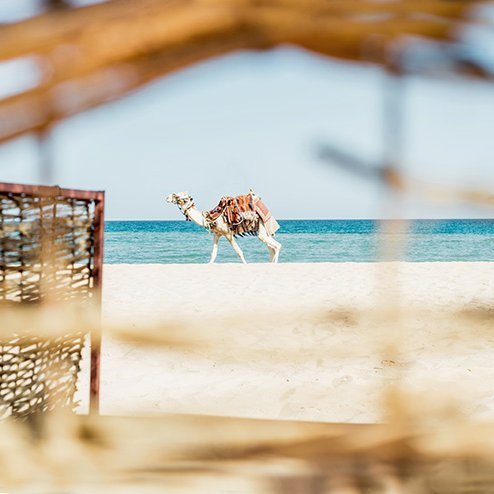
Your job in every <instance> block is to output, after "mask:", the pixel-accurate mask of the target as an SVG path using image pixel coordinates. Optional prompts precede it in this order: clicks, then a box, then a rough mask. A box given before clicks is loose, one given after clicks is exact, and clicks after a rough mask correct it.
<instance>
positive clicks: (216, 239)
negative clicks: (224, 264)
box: [209, 234, 220, 264]
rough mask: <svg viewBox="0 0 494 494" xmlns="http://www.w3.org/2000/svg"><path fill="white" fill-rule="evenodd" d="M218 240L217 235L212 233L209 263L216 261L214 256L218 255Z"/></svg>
mask: <svg viewBox="0 0 494 494" xmlns="http://www.w3.org/2000/svg"><path fill="white" fill-rule="evenodd" d="M219 240H220V236H219V235H216V234H215V235H214V237H213V250H212V251H211V259H210V260H209V264H212V263H213V262H214V261H216V256H217V255H218V242H219Z"/></svg>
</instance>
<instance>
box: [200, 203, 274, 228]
mask: <svg viewBox="0 0 494 494" xmlns="http://www.w3.org/2000/svg"><path fill="white" fill-rule="evenodd" d="M221 215H223V217H224V218H225V220H226V221H227V223H228V224H229V226H230V228H231V229H232V231H233V232H234V233H235V235H242V234H244V233H251V234H256V233H257V231H258V230H259V218H261V220H262V222H263V223H264V226H265V227H266V231H267V233H268V235H274V233H275V232H276V231H277V230H278V229H279V227H280V226H279V225H278V222H277V221H276V220H275V219H274V218H273V217H272V215H271V213H270V212H269V209H268V208H267V207H266V205H265V204H264V203H263V202H262V201H261V199H260V198H259V197H257V196H256V195H253V194H246V195H243V196H237V197H232V196H225V197H222V198H221V200H220V202H219V203H218V205H217V206H216V207H215V208H214V209H212V210H211V211H209V212H207V213H206V217H207V219H208V220H209V221H210V222H214V221H216V220H217V219H218V218H219V217H220V216H221Z"/></svg>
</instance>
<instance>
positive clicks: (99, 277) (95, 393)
mask: <svg viewBox="0 0 494 494" xmlns="http://www.w3.org/2000/svg"><path fill="white" fill-rule="evenodd" d="M104 232H105V193H104V192H100V193H99V196H98V198H97V199H96V205H95V211H94V271H93V280H94V290H95V294H94V296H95V297H96V302H97V304H98V306H99V307H101V294H102V288H103V241H104ZM100 368H101V325H100V321H98V324H97V326H96V327H95V328H93V330H92V331H91V377H90V385H89V411H90V413H99V405H100V403H99V392H100Z"/></svg>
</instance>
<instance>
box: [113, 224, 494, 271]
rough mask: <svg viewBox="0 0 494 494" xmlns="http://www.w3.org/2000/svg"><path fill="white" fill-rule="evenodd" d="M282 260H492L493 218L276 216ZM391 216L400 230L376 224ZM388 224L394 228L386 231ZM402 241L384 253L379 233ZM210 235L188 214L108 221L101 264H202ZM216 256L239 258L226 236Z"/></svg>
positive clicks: (261, 254)
mask: <svg viewBox="0 0 494 494" xmlns="http://www.w3.org/2000/svg"><path fill="white" fill-rule="evenodd" d="M279 223H280V226H281V228H280V230H279V232H278V233H277V234H276V239H277V240H278V241H279V242H281V244H282V251H281V255H280V262H288V263H290V262H377V261H382V260H390V261H411V262H454V261H468V262H476V261H487V262H491V261H494V251H493V249H492V246H493V245H494V219H488V218H486V219H482V218H473V219H439V220H438V219H416V220H393V219H385V220H377V219H367V220H365V219H352V220H342V219H331V220H322V219H311V220H279ZM386 223H389V224H391V223H396V224H397V229H394V230H387V229H386V228H385V229H384V232H385V233H383V230H381V229H380V226H381V225H382V224H386ZM389 231H391V233H389ZM393 236H396V240H397V241H399V242H400V243H401V244H402V248H401V249H398V250H397V251H396V253H395V255H394V256H391V257H386V258H383V256H382V255H381V252H382V248H381V247H382V242H381V241H382V240H383V239H387V240H388V241H393ZM238 243H239V245H240V246H241V248H242V249H243V251H244V254H245V257H246V259H247V262H267V261H268V259H269V253H268V250H267V248H266V247H265V245H264V244H262V243H261V242H259V241H258V240H257V239H256V238H252V237H248V238H239V239H238ZM211 247H212V235H211V234H210V233H209V232H207V231H206V230H204V229H203V228H201V227H199V226H197V225H195V224H194V223H191V222H187V221H185V220H107V221H106V222H105V263H109V264H169V263H170V264H177V263H178V264H189V263H194V264H202V263H206V262H208V261H209V255H210V252H211ZM217 262H220V263H221V262H238V257H237V256H236V254H235V253H234V252H233V249H232V248H231V246H230V245H229V244H228V242H227V241H226V240H225V239H222V240H221V241H220V245H219V252H218V259H217Z"/></svg>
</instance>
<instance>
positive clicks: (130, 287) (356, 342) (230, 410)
mask: <svg viewBox="0 0 494 494" xmlns="http://www.w3.org/2000/svg"><path fill="white" fill-rule="evenodd" d="M493 302H494V263H493V264H490V263H390V264H365V263H335V264H333V263H324V264H278V265H271V264H250V265H246V266H243V265H240V264H218V265H105V268H104V293H103V313H104V318H105V321H114V320H119V321H123V322H124V324H125V325H126V326H128V327H131V328H132V327H133V328H138V326H139V325H141V324H143V323H145V322H151V321H159V320H162V321H170V320H172V321H192V324H191V325H190V327H189V330H188V331H187V333H186V334H187V335H188V336H191V335H192V338H194V337H195V336H197V338H199V339H207V340H209V346H205V347H201V348H198V349H194V350H183V351H177V350H176V349H169V348H149V347H143V346H140V345H138V344H137V343H130V342H122V341H118V340H117V338H116V337H115V336H108V335H106V336H105V338H104V341H103V354H102V387H101V408H102V412H103V413H107V414H148V413H162V412H173V413H175V412H178V413H199V414H213V415H229V416H239V417H258V418H277V419H296V420H316V421H335V422H374V421H380V420H383V419H385V418H386V414H385V412H383V409H382V407H381V406H380V403H381V402H382V395H383V392H385V391H386V390H389V389H391V388H392V387H393V386H395V385H396V384H397V383H398V384H399V386H401V387H405V386H406V387H407V388H410V389H417V390H422V391H420V393H423V390H424V389H428V390H434V393H433V396H434V395H437V394H438V393H443V392H445V393H449V394H451V395H453V396H454V397H456V398H458V397H461V398H460V399H459V402H460V409H461V413H464V414H466V415H468V416H469V417H476V418H485V419H494V389H493V388H492V382H494V332H492V329H491V327H492V324H491V322H492V318H491V317H490V312H489V306H490V304H492V303H493ZM383 305H384V306H385V307H386V309H387V311H388V312H386V313H385V314H375V313H374V312H372V310H373V309H375V308H376V307H382V306H383ZM398 307H400V308H401V309H402V313H401V315H400V314H397V313H395V312H393V311H392V310H391V309H393V308H398ZM321 310H322V312H321ZM369 311H370V312H369ZM451 312H453V313H454V314H455V315H454V318H451V317H450V316H449V315H448V316H447V314H450V313H451ZM466 313H468V314H469V315H472V317H473V320H470V319H467V318H466V317H465V314H466ZM396 317H399V318H401V319H396ZM225 318H227V320H225ZM160 331H161V336H166V333H167V331H169V330H168V329H167V328H163V329H161V330H160ZM397 346H398V347H399V348H400V349H401V350H400V352H398V353H397V352H396V351H395V350H396V347H397ZM85 366H86V369H87V361H86V362H85ZM86 392H87V389H86V388H85V386H84V385H82V386H81V391H80V395H81V396H82V397H84V396H85V393H86ZM430 396H431V395H430V394H427V395H425V394H424V396H421V397H420V399H419V400H417V406H418V407H420V406H426V405H425V402H426V400H427V399H428V397H430ZM86 405H87V403H86V400H85V399H82V406H81V410H83V409H85V407H86Z"/></svg>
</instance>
